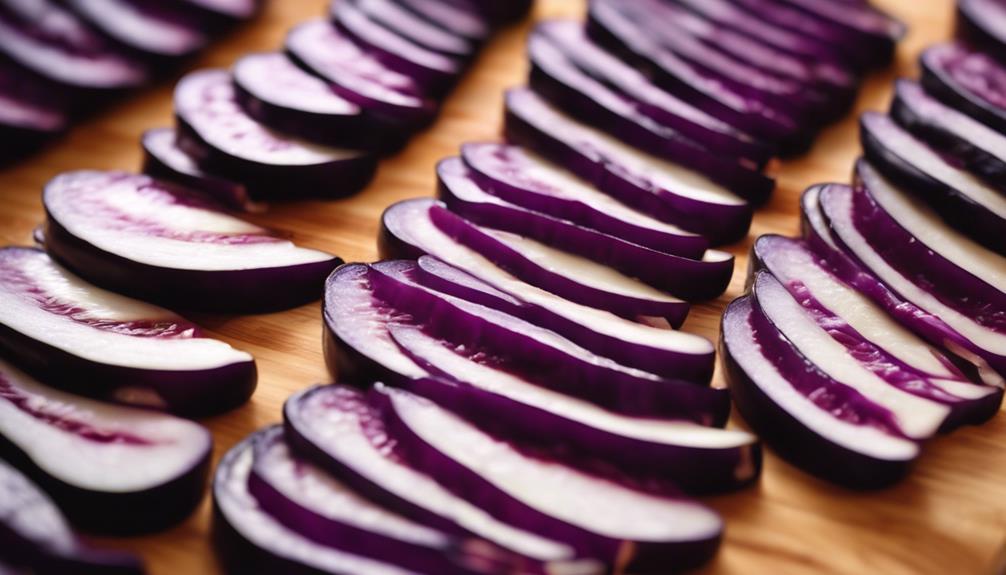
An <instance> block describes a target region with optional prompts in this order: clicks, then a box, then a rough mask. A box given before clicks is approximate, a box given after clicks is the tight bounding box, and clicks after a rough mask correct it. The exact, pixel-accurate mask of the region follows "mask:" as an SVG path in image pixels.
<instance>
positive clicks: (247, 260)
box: [0, 0, 529, 575]
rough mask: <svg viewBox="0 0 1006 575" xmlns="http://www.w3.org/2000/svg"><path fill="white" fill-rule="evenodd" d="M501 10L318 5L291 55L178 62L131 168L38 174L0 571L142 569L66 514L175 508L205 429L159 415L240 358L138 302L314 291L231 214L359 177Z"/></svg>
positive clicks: (225, 389) (194, 497)
mask: <svg viewBox="0 0 1006 575" xmlns="http://www.w3.org/2000/svg"><path fill="white" fill-rule="evenodd" d="M0 2H2V3H3V4H2V5H4V6H6V5H7V4H11V5H15V4H16V5H17V6H19V7H20V6H21V4H22V3H19V2H13V1H12V0H11V1H8V0H0ZM23 4H25V5H27V4H31V2H25V3H23ZM71 4H74V5H75V3H71ZM82 4H87V5H88V6H90V5H91V4H90V3H82ZM120 4H121V5H125V4H129V5H132V1H131V0H130V1H129V2H125V1H123V2H117V3H116V5H117V6H118V5H120ZM207 4H212V5H214V6H216V5H219V7H220V8H221V9H224V8H225V7H227V6H231V7H237V6H238V5H240V4H242V3H241V2H227V1H217V2H212V3H207ZM517 4H519V3H514V4H509V5H508V6H507V7H506V8H503V7H501V6H499V5H497V3H495V2H474V3H471V4H469V3H467V2H459V3H457V4H455V3H451V4H445V3H443V2H439V1H427V0H397V1H395V2H392V1H390V0H352V1H346V2H340V3H338V4H337V5H335V6H333V9H332V19H331V21H326V20H318V21H313V22H309V23H307V24H304V25H302V26H299V27H298V28H296V29H295V30H293V31H292V32H291V33H290V36H289V42H288V49H289V54H290V56H291V58H288V57H287V56H286V55H283V54H280V53H275V54H260V55H253V56H249V57H247V58H244V59H242V60H241V61H240V62H239V63H238V64H237V65H236V66H235V68H234V70H233V71H232V72H228V71H224V70H218V71H204V72H196V73H193V74H190V75H188V76H186V77H185V78H184V79H183V80H182V81H181V83H180V84H179V85H178V88H177V90H176V102H175V103H176V108H177V111H178V125H179V127H178V130H177V131H175V130H156V131H153V132H149V133H147V134H146V135H145V137H144V142H143V143H144V146H145V150H146V153H147V158H146V171H147V172H148V173H146V174H133V173H126V172H100V171H86V170H82V171H76V172H69V173H64V174H62V175H59V176H57V177H56V178H54V179H52V180H51V181H50V182H49V183H48V184H47V185H46V187H45V190H44V192H43V198H42V199H43V205H44V208H45V212H46V222H45V224H44V225H43V226H42V227H40V228H39V230H38V231H37V233H36V240H37V241H38V243H39V244H40V246H41V248H29V247H6V248H0V301H3V305H2V306H0V354H2V359H0V459H2V460H3V461H4V462H5V463H3V464H0V531H2V535H3V537H2V539H3V544H2V545H0V571H3V572H5V573H6V572H8V570H9V571H11V572H20V571H19V570H26V571H28V572H31V573H39V574H53V575H56V574H58V575H72V574H74V573H88V574H91V573H139V572H142V571H143V565H142V563H141V562H140V561H139V560H138V559H137V558H135V557H132V556H127V555H122V554H119V553H114V552H106V551H98V550H94V549H91V548H88V547H85V546H84V545H82V544H81V543H80V542H79V541H78V540H77V539H76V537H75V535H74V534H73V532H72V531H71V530H70V528H69V527H68V525H69V524H70V523H72V524H73V525H75V526H76V527H79V528H81V529H84V530H86V531H90V532H100V533H112V534H121V535H133V534H138V533H145V532H151V531H156V530H160V529H163V528H166V527H168V526H170V525H172V524H175V523H177V522H179V521H181V520H183V519H184V518H185V517H187V516H188V515H190V513H191V512H192V510H193V509H195V507H196V506H197V505H198V504H199V502H200V501H201V499H202V497H203V495H204V493H205V490H206V483H207V480H208V478H209V471H210V469H209V467H210V453H211V449H212V437H211V436H210V434H209V432H208V431H207V430H206V429H205V428H204V427H202V426H201V425H199V424H197V423H195V422H192V421H190V420H188V419H183V418H181V417H178V416H183V417H203V416H209V415H214V414H218V413H221V412H223V411H226V410H229V409H232V408H234V407H237V406H238V405H241V404H242V403H244V402H245V401H247V399H248V398H249V397H250V396H251V394H252V392H253V391H254V389H255V386H256V380H257V374H256V366H255V362H254V359H253V358H252V357H251V355H249V354H248V353H245V352H242V351H238V350H236V349H233V348H232V347H231V346H230V345H228V344H226V343H224V342H222V341H219V340H216V339H213V338H210V337H207V336H206V335H204V334H203V332H202V330H201V329H200V328H199V326H197V325H195V324H193V323H192V322H190V321H188V320H186V319H185V318H183V317H181V316H180V315H178V314H176V313H175V312H173V311H169V309H166V308H165V307H159V306H161V305H163V306H167V308H171V309H183V310H187V311H200V312H211V313H258V312H265V311H274V310H281V309H287V308H291V307H294V306H299V305H302V304H305V303H309V302H311V301H315V300H317V299H318V298H319V297H321V295H322V288H323V285H324V282H325V278H326V277H327V276H328V275H329V274H330V273H331V272H332V271H333V270H334V269H335V268H336V267H337V266H338V265H339V264H341V263H342V261H341V260H340V259H339V258H337V257H335V256H333V255H331V254H328V253H324V252H320V251H316V250H311V249H305V248H302V247H298V246H296V245H295V244H293V243H292V242H290V241H288V239H286V238H284V237H282V235H281V234H277V233H275V232H272V231H270V230H267V229H264V228H261V227H259V226H257V225H254V224H252V223H250V222H248V221H246V220H247V215H246V214H243V213H242V211H243V210H247V209H253V208H255V207H258V206H259V204H252V203H251V201H252V200H264V199H287V198H290V197H294V196H296V195H322V196H333V195H342V194H345V193H349V192H352V191H355V190H357V189H359V188H360V187H361V186H363V185H364V184H365V183H366V181H367V180H369V178H370V174H371V173H372V171H373V167H374V162H375V158H376V157H377V155H378V153H379V152H382V151H387V150H391V149H394V147H396V146H400V145H401V143H402V142H403V141H404V139H405V137H406V136H407V134H408V133H411V132H412V131H414V130H415V129H418V128H419V127H421V126H422V125H424V124H425V123H427V122H429V120H430V118H432V115H433V114H434V113H435V111H436V107H437V105H438V102H439V101H440V99H441V98H442V97H443V95H444V94H445V93H446V91H447V89H448V88H449V86H450V84H452V83H453V82H454V80H455V78H456V77H457V75H458V74H460V73H461V71H462V70H463V69H464V67H465V65H466V64H467V62H468V61H470V59H471V57H472V56H473V54H474V52H475V50H476V49H477V47H478V46H479V45H481V44H482V42H484V41H485V40H487V39H488V37H489V35H490V34H491V32H492V31H493V30H495V29H496V28H497V27H499V26H502V25H503V24H505V23H507V22H510V21H511V20H513V19H515V18H517V17H519V16H520V15H522V14H523V13H524V12H525V11H526V9H527V8H528V7H529V5H528V4H527V3H525V4H524V5H523V6H522V7H521V6H518V5H517ZM143 5H144V6H146V4H143ZM40 6H42V7H45V6H47V5H40ZM25 9H27V8H25ZM40 9H41V8H40ZM158 9H160V7H159V6H158ZM54 10H55V9H54ZM151 10H153V7H151ZM113 13H116V14H118V13H117V12H114V11H113ZM146 13H147V12H143V14H146ZM56 14H63V13H62V12H56ZM0 15H6V12H5V11H4V12H0ZM54 17H55V16H54ZM0 22H2V20H0ZM136 23H137V22H133V24H136ZM399 29H400V31H399ZM452 30H459V31H462V32H463V33H461V32H459V33H455V32H452ZM5 34H6V33H5V32H2V31H0V45H3V43H4V42H6V41H8V40H9V37H8V36H6V35H5ZM406 34H408V35H406ZM421 46H422V47H421ZM447 52H451V53H450V54H447ZM294 61H296V62H298V63H299V64H302V65H304V66H305V68H306V69H307V70H310V71H311V72H316V73H317V74H318V75H317V76H316V75H312V73H311V72H308V71H304V70H302V69H301V68H300V67H298V66H297V65H295V64H294V63H293V62H294ZM61 65H62V64H61ZM62 71H63V69H62V68H59V69H58V70H55V71H53V73H57V72H62ZM339 82H341V83H339ZM343 96H345V97H343ZM355 102H359V104H358V103H355ZM382 106H383V107H384V108H382ZM403 111H404V112H407V113H404V114H403ZM386 112H387V113H386ZM405 116H408V121H404V120H403V118H405ZM326 122H327V123H326ZM301 128H303V130H301ZM318 128H320V129H321V130H320V132H318V134H314V133H312V132H311V131H310V130H311V129H318ZM360 134H366V136H367V138H370V139H357V140H353V141H352V144H353V145H356V146H359V147H358V148H356V149H354V150H353V151H347V150H337V149H334V148H329V147H325V146H323V145H321V144H319V142H318V138H315V137H314V136H315V135H317V136H319V137H321V136H324V137H326V138H333V139H337V138H347V139H346V140H345V141H343V143H345V144H346V145H349V144H350V142H349V138H354V137H357V138H358V137H359V136H360ZM329 143H332V142H329ZM151 174H154V175H151ZM304 190H306V191H307V192H306V193H305V194H301V192H302V191H304ZM134 298H135V299H134ZM84 396H89V397H84ZM32 482H34V484H33V483H32ZM64 514H65V515H64ZM349 572H352V569H350V570H349Z"/></svg>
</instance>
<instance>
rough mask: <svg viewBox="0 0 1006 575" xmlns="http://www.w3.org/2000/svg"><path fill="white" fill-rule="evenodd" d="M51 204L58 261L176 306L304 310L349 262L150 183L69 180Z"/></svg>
mask: <svg viewBox="0 0 1006 575" xmlns="http://www.w3.org/2000/svg"><path fill="white" fill-rule="evenodd" d="M42 202H43V204H44V206H45V210H46V215H47V220H46V231H45V238H46V240H45V244H46V250H48V252H49V253H50V254H52V255H53V257H55V258H56V259H57V260H59V261H60V262H62V263H63V264H64V265H66V266H67V267H68V268H70V269H71V270H74V271H75V272H76V273H78V274H79V275H80V276H82V277H84V278H85V279H87V280H90V281H92V282H94V283H96V284H98V285H102V286H105V287H110V288H112V289H114V290H115V291H118V292H121V293H127V294H130V295H134V296H137V297H142V298H144V299H146V300H149V301H155V302H158V303H163V304H167V305H171V306H172V307H179V308H185V309H200V310H210V311H217V312H220V311H233V310H241V311H265V310H276V309H286V308H290V307H295V306H298V305H301V304H304V303H307V302H309V301H312V300H314V299H317V298H318V297H319V296H320V295H321V286H322V284H323V282H324V280H325V277H326V276H328V274H329V273H331V272H332V270H333V269H335V268H336V267H337V266H338V265H339V264H341V263H342V260H340V259H339V258H337V257H335V256H333V255H331V254H328V253H325V252H321V251H317V250H311V249H307V248H302V247H298V246H296V245H295V244H294V243H293V242H291V241H289V240H286V239H283V238H280V237H278V236H277V234H275V233H273V232H270V231H269V230H266V229H264V228H261V227H259V226H256V225H253V224H251V223H249V222H246V221H244V220H241V219H239V218H236V217H234V216H232V215H230V214H228V213H226V212H224V211H223V210H221V209H220V208H219V206H217V205H216V204H213V203H211V202H207V201H205V200H204V199H203V198H202V197H201V196H200V195H198V194H196V193H193V192H191V191H189V190H186V189H184V188H180V187H175V186H172V185H170V184H166V183H163V182H158V181H157V180H154V179H152V178H150V177H149V176H141V175H134V174H129V173H125V172H98V171H78V172H67V173H64V174H62V175H60V176H57V177H56V178H54V179H53V180H52V181H50V182H49V183H48V184H47V185H46V187H45V192H44V193H43V195H42Z"/></svg>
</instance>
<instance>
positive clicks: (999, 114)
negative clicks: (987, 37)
mask: <svg viewBox="0 0 1006 575" xmlns="http://www.w3.org/2000/svg"><path fill="white" fill-rule="evenodd" d="M919 64H920V65H921V66H922V78H921V82H922V86H923V87H924V88H925V89H926V91H927V92H929V93H930V94H932V95H933V96H935V97H937V98H939V99H940V100H943V101H944V102H946V103H947V104H948V105H950V106H953V107H954V108H957V109H958V110H960V111H962V112H964V113H965V114H967V115H969V116H971V117H973V118H975V119H976V120H978V121H980V122H982V123H983V124H985V125H986V126H988V127H990V128H993V129H995V130H998V131H999V132H1000V133H1003V134H1006V98H1004V97H1003V96H1002V94H1004V93H1006V68H1004V67H1003V65H1002V64H1000V63H998V62H996V61H995V60H994V59H992V58H991V57H989V56H988V55H987V54H983V53H981V52H973V51H971V50H969V49H968V48H967V47H965V46H963V45H962V44H960V43H956V42H955V43H950V44H937V45H935V46H930V47H929V48H928V49H926V51H924V52H923V53H922V55H921V56H919Z"/></svg>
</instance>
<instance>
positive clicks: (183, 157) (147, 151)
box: [141, 128, 255, 211]
mask: <svg viewBox="0 0 1006 575" xmlns="http://www.w3.org/2000/svg"><path fill="white" fill-rule="evenodd" d="M141 142H142V145H143V173H144V174H148V175H150V176H153V177H155V178H157V179H159V180H163V181H166V182H174V183H176V184H179V185H181V186H183V187H186V188H189V189H191V190H198V191H200V192H202V193H204V194H206V195H207V196H209V197H210V198H211V199H212V200H214V201H216V202H218V203H220V204H221V205H223V206H224V207H227V208H230V209H232V210H237V211H251V210H253V209H255V208H254V206H253V205H252V204H251V200H250V199H249V198H248V191H247V190H246V189H245V187H244V186H243V185H241V184H239V183H237V182H233V181H231V180H227V179H224V178H221V177H218V176H215V175H213V174H210V173H207V172H205V171H203V169H202V168H200V167H199V166H198V165H197V164H196V161H195V160H194V159H193V158H192V156H190V155H188V154H186V153H185V152H184V151H183V150H182V149H181V148H179V147H178V145H177V143H176V142H177V134H176V133H175V129H174V128H154V129H152V130H147V131H146V132H144V133H143V137H142V138H141Z"/></svg>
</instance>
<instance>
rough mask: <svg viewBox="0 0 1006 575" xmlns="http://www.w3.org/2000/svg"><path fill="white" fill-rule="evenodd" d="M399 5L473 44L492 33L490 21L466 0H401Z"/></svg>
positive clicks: (484, 39)
mask: <svg viewBox="0 0 1006 575" xmlns="http://www.w3.org/2000/svg"><path fill="white" fill-rule="evenodd" d="M399 5H400V6H401V7H402V8H405V9H407V10H410V11H412V12H413V13H414V14H416V15H417V16H419V17H421V18H423V19H424V20H426V21H428V22H430V23H431V24H434V25H436V26H439V27H440V28H442V29H444V30H447V31H448V32H450V33H452V34H456V35H458V36H461V37H463V38H466V39H468V40H470V41H471V42H472V43H473V44H482V43H483V42H485V41H486V40H488V39H489V35H490V34H492V29H491V28H490V26H489V22H488V21H487V20H486V19H485V17H484V16H483V15H482V14H481V13H479V12H477V10H476V9H475V8H474V7H473V6H472V5H470V4H468V3H467V1H466V0H454V1H447V2H444V1H442V0H400V2H399Z"/></svg>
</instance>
